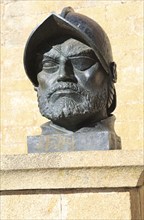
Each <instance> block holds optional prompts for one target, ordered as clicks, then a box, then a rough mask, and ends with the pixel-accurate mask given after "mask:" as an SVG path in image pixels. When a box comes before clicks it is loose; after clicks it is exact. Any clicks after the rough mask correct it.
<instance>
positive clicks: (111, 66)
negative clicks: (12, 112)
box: [24, 7, 120, 151]
mask: <svg viewBox="0 0 144 220" xmlns="http://www.w3.org/2000/svg"><path fill="white" fill-rule="evenodd" d="M24 65H25V70H26V73H27V75H28V77H29V78H30V80H31V81H32V83H33V85H34V87H35V90H36V91H37V95H38V104H39V109H40V112H41V114H42V115H43V116H44V117H46V118H48V119H50V120H51V121H52V122H50V123H46V124H45V125H43V126H42V135H43V136H44V135H50V134H52V133H53V132H54V133H59V132H60V135H62V134H61V132H63V133H64V134H65V133H66V134H69V135H70V134H71V135H72V140H73V141H74V140H79V139H81V137H80V136H79V135H82V134H84V135H87V136H88V135H90V137H91V138H92V139H93V136H94V135H95V133H96V132H97V133H98V134H97V135H99V136H98V137H96V138H98V139H99V138H102V139H103V137H104V136H103V135H102V132H106V133H105V134H104V135H106V134H107V135H106V137H108V136H110V135H109V134H112V135H111V140H110V139H109V140H106V142H107V141H108V142H109V144H108V149H119V148H120V138H119V137H118V136H117V135H116V134H115V132H114V128H113V123H114V120H115V118H114V116H112V115H111V113H112V112H113V111H114V109H115V107H116V91H115V87H114V83H115V82H116V80H117V73H116V64H115V63H114V62H113V58H112V51H111V45H110V42H109V39H108V37H107V35H106V33H105V32H104V30H103V29H102V28H101V27H100V26H99V25H98V24H97V23H96V22H95V21H93V20H92V19H90V18H88V17H86V16H84V15H81V14H78V13H75V12H74V10H73V9H72V8H71V7H67V8H64V9H63V10H62V12H61V14H60V15H56V14H51V15H50V16H49V17H48V18H47V19H46V20H45V21H44V22H43V23H42V24H41V25H40V26H38V27H37V28H36V30H34V31H33V33H32V34H31V36H30V37H29V39H28V42H27V44H26V48H25V54H24ZM50 126H51V132H50V128H49V127H50ZM53 127H55V128H54V129H53ZM57 131H59V132H57ZM93 132H94V134H93ZM100 132H101V134H100ZM64 134H63V135H64ZM77 134H79V135H77ZM101 136H102V137H101ZM43 138H44V137H43ZM73 141H72V142H73ZM44 142H45V141H42V142H41V145H46V142H45V144H44ZM78 142H79V141H78ZM78 142H77V144H76V141H74V143H75V144H74V145H79V144H81V143H78ZM86 142H87V141H86ZM57 144H58V143H57ZM67 144H68V143H67ZM90 144H91V141H90ZM97 144H99V145H101V144H100V143H97ZM97 144H96V145H97ZM106 144H107V143H106ZM86 145H87V146H86V147H85V148H84V150H89V147H88V145H89V144H88V143H87V144H86ZM99 147H100V149H103V147H102V146H99ZM52 148H53V147H52ZM70 148H71V147H70ZM92 149H93V148H92ZM94 149H99V148H98V147H95V148H94ZM104 149H105V148H104ZM61 150H62V151H65V150H64V149H60V151H61ZM75 150H83V148H82V149H79V147H78V146H77V147H75ZM47 151H53V150H47ZM54 151H59V150H54Z"/></svg>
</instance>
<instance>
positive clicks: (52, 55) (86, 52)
mask: <svg viewBox="0 0 144 220" xmlns="http://www.w3.org/2000/svg"><path fill="white" fill-rule="evenodd" d="M53 51H55V53H53ZM69 52H70V51H69ZM72 52H74V51H72ZM60 54H62V55H63V56H64V57H66V56H65V55H64V53H63V52H62V51H60V50H58V49H57V48H54V47H53V48H52V49H51V50H50V51H48V52H46V53H45V54H44V55H43V62H44V61H45V60H46V59H47V58H53V59H58V58H59V55H60ZM78 56H84V57H89V58H91V59H92V58H93V59H95V58H96V55H95V53H94V51H93V50H92V49H91V48H85V49H83V50H81V51H77V52H74V53H72V54H69V53H68V54H67V58H76V57H78Z"/></svg>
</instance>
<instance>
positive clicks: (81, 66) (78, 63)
mask: <svg viewBox="0 0 144 220" xmlns="http://www.w3.org/2000/svg"><path fill="white" fill-rule="evenodd" d="M71 63H72V65H73V67H74V68H76V69H78V70H80V71H85V70H87V69H89V68H90V67H91V66H93V65H94V64H95V63H96V60H94V59H92V58H89V57H82V56H81V57H74V58H71Z"/></svg>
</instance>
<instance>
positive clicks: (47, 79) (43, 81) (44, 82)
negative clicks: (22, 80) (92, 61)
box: [37, 71, 55, 90]
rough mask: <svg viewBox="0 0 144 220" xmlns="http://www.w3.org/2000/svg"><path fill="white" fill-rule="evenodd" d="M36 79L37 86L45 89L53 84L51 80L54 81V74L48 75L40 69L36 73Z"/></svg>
mask: <svg viewBox="0 0 144 220" xmlns="http://www.w3.org/2000/svg"><path fill="white" fill-rule="evenodd" d="M37 80H38V83H39V88H41V89H42V90H45V89H47V88H49V87H50V86H51V85H52V84H53V82H54V81H55V76H54V74H53V75H49V74H48V73H46V72H44V71H42V72H40V73H39V74H38V76H37Z"/></svg>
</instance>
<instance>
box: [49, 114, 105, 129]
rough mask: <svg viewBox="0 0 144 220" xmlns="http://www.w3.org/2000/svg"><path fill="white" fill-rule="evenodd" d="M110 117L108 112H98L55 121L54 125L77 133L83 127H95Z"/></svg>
mask: <svg viewBox="0 0 144 220" xmlns="http://www.w3.org/2000/svg"><path fill="white" fill-rule="evenodd" d="M107 117H108V115H107V113H106V111H102V112H97V113H95V114H89V115H87V117H86V116H85V115H78V116H75V117H68V118H63V119H59V120H58V121H53V123H54V124H56V125H58V126H60V127H63V128H65V129H67V130H69V131H73V132H75V131H77V130H79V129H81V128H82V127H93V126H94V125H95V124H96V123H97V122H99V121H101V120H104V119H106V118H107Z"/></svg>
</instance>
